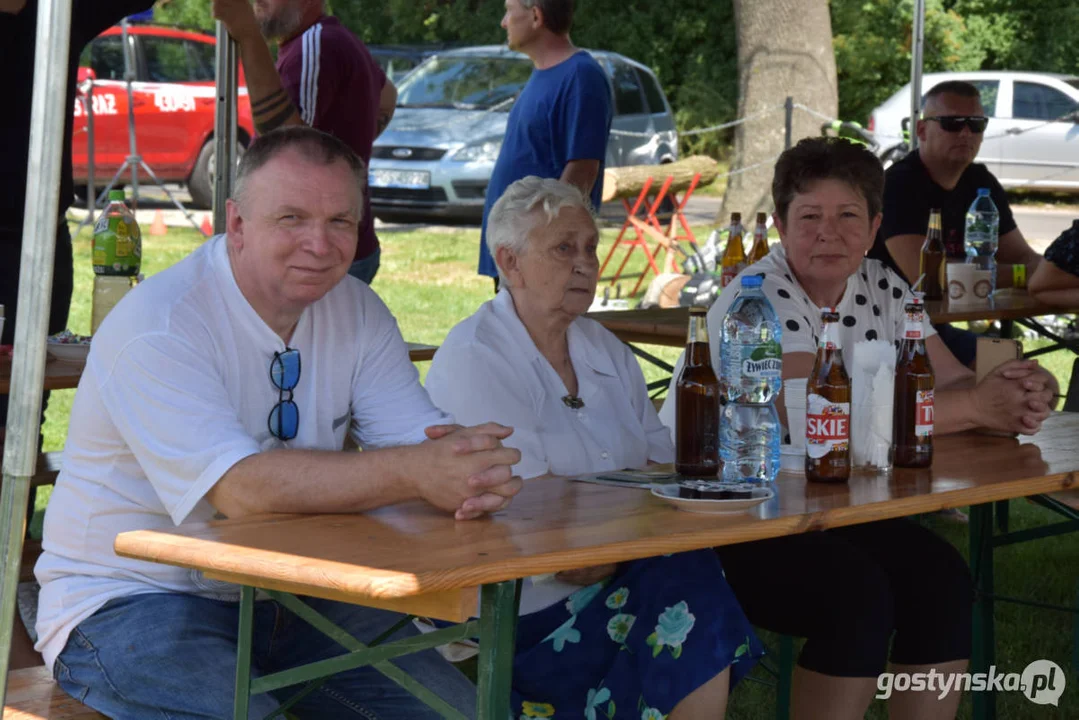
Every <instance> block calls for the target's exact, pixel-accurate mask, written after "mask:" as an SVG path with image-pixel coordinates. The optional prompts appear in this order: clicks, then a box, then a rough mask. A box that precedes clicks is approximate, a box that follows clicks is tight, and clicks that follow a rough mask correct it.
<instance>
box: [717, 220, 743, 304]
mask: <svg viewBox="0 0 1079 720" xmlns="http://www.w3.org/2000/svg"><path fill="white" fill-rule="evenodd" d="M745 234H746V230H745V228H744V227H742V213H731V229H730V232H729V233H728V234H727V249H726V250H724V251H723V259H722V260H721V261H720V266H721V268H722V272H721V274H720V283H721V284H722V285H723V287H727V286H728V285H730V284H731V280H734V278H735V277H736V276H737V275H738V273H740V272H742V269H743V268H745V266H746V247H745V245H744V244H743V243H742V236H743V235H745Z"/></svg>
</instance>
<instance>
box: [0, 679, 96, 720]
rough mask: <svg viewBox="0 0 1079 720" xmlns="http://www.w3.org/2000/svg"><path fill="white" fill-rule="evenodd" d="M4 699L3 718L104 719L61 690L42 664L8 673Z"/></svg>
mask: <svg viewBox="0 0 1079 720" xmlns="http://www.w3.org/2000/svg"><path fill="white" fill-rule="evenodd" d="M6 702H7V704H6V705H4V717H3V720H107V718H106V717H105V716H104V715H102V714H101V713H99V712H97V711H95V710H91V709H90V708H88V707H86V706H85V705H83V704H82V703H80V702H79V701H78V700H76V699H74V698H73V697H71V696H70V695H68V694H67V693H65V692H64V691H63V690H61V689H60V686H59V685H57V684H56V681H55V680H53V679H52V675H50V674H49V670H48V668H46V667H45V666H44V665H42V666H41V667H35V668H26V669H24V670H13V671H12V672H10V673H8V676H7V701H6Z"/></svg>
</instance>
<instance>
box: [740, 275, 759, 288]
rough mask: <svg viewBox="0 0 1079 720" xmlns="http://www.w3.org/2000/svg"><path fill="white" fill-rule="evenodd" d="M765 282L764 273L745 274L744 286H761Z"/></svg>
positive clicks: (743, 277) (743, 278)
mask: <svg viewBox="0 0 1079 720" xmlns="http://www.w3.org/2000/svg"><path fill="white" fill-rule="evenodd" d="M763 283H764V275H743V276H742V287H744V288H759V287H760V286H761V285H762V284H763Z"/></svg>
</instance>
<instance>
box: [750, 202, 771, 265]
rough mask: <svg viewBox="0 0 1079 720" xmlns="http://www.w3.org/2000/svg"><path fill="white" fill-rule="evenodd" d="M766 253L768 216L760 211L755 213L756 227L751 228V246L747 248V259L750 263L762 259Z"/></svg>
mask: <svg viewBox="0 0 1079 720" xmlns="http://www.w3.org/2000/svg"><path fill="white" fill-rule="evenodd" d="M767 254H768V216H767V215H765V214H764V213H762V212H759V213H757V227H755V228H753V247H752V248H750V250H749V260H748V261H747V263H748V264H749V265H752V264H753V263H755V262H757V261H758V260H763V259H764V256H765V255H767Z"/></svg>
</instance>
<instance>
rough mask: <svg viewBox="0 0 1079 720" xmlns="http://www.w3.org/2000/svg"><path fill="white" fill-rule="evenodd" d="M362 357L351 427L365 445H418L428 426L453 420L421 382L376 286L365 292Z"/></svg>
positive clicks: (359, 440) (362, 445)
mask: <svg viewBox="0 0 1079 720" xmlns="http://www.w3.org/2000/svg"><path fill="white" fill-rule="evenodd" d="M361 337H362V338H363V340H362V345H361V347H360V353H361V355H362V357H361V358H360V362H359V363H358V364H357V367H358V370H357V372H356V375H355V376H354V377H353V382H352V426H351V428H350V433H351V435H352V438H353V440H355V441H356V444H357V445H359V446H360V447H361V448H365V449H371V448H380V447H394V446H398V445H414V444H416V443H419V442H423V441H424V440H425V439H426V435H424V432H423V431H424V428H426V427H429V426H431V425H440V424H444V423H447V422H449V421H450V419H449V418H448V417H446V415H445V414H444V413H442V412H439V410H438V408H436V407H435V405H434V404H433V403H432V402H431V398H430V397H429V396H428V394H427V391H426V390H424V389H423V386H422V385H420V376H419V373H418V372H417V371H416V366H415V365H413V364H412V361H411V360H409V357H408V345H407V344H406V343H405V340H404V338H403V337H401V331H400V329H398V327H397V321H396V320H395V319H394V317H393V315H392V314H390V311H389V308H387V307H386V305H385V303H383V302H382V300H381V299H379V298H378V296H377V295H375V294H374V293H373V292H370V291H368V292H366V293H364V311H363V328H362V331H361Z"/></svg>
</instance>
